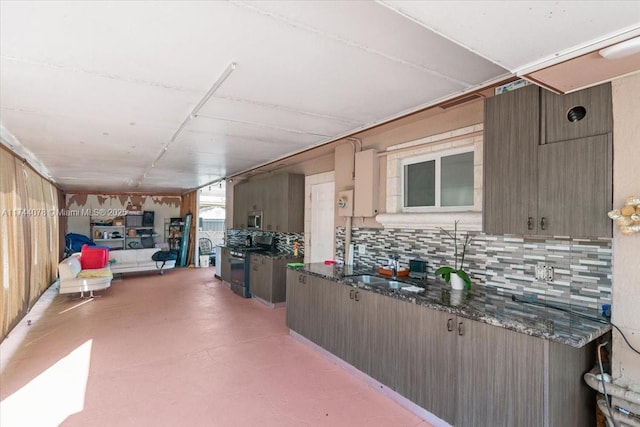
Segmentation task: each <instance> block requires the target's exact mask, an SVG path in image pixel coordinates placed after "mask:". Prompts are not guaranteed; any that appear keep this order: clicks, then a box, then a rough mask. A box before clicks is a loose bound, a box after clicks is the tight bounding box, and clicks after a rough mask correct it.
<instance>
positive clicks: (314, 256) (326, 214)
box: [305, 181, 335, 262]
mask: <svg viewBox="0 0 640 427" xmlns="http://www.w3.org/2000/svg"><path fill="white" fill-rule="evenodd" d="M334 187H335V184H334V182H333V181H332V182H324V183H321V184H314V185H311V230H310V231H311V233H310V234H311V236H310V239H309V240H310V244H309V247H306V248H305V252H306V253H308V254H309V258H308V261H307V262H323V261H325V260H327V259H333V253H334V244H335V230H334V222H333V220H334V218H333V216H334V208H333V203H334Z"/></svg>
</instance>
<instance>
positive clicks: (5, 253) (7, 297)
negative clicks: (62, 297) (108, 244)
mask: <svg viewBox="0 0 640 427" xmlns="http://www.w3.org/2000/svg"><path fill="white" fill-rule="evenodd" d="M0 147H2V146H0ZM59 193H60V192H59V190H58V189H57V188H56V187H55V186H54V185H53V184H51V183H50V182H49V181H47V180H45V179H44V178H42V177H41V176H40V175H38V174H37V173H36V172H35V171H34V170H33V169H32V168H31V167H29V166H28V165H27V164H26V163H25V162H24V161H23V160H22V159H20V158H18V157H16V156H15V155H14V154H13V153H11V152H10V151H8V150H7V149H6V148H4V147H2V148H1V149H0V278H1V280H2V289H1V290H0V307H1V308H2V312H1V315H0V339H4V337H5V336H6V335H7V334H8V333H9V331H10V330H11V328H13V326H14V325H15V324H16V323H17V322H19V321H20V319H22V317H23V316H24V315H25V314H26V313H27V311H28V309H29V308H30V307H31V306H32V305H33V304H34V303H35V302H36V301H37V299H38V298H39V297H40V295H42V293H43V292H44V291H45V290H46V289H47V288H48V287H49V286H50V285H51V283H53V281H54V280H55V278H56V274H57V265H58V262H59V260H60V237H59V236H60V235H59V221H58V207H59V198H60V194H59Z"/></svg>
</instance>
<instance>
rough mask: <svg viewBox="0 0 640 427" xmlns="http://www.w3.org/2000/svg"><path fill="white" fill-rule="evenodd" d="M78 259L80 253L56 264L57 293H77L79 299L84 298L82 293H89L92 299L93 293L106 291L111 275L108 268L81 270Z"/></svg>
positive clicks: (109, 284)
mask: <svg viewBox="0 0 640 427" xmlns="http://www.w3.org/2000/svg"><path fill="white" fill-rule="evenodd" d="M80 257H81V254H80V253H75V254H72V255H71V256H69V257H68V258H65V259H63V260H62V261H60V263H59V264H58V278H59V280H60V289H59V293H60V294H70V293H77V292H79V293H80V297H84V293H85V292H89V296H90V297H91V298H93V297H94V295H93V291H99V290H103V289H107V288H108V287H109V286H111V280H112V279H113V273H112V272H111V269H110V268H109V266H106V267H104V268H92V269H84V270H83V269H82V265H81V263H80Z"/></svg>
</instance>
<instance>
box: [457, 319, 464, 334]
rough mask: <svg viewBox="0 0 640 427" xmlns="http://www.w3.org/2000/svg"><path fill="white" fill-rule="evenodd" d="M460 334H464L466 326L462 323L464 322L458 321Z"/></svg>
mask: <svg viewBox="0 0 640 427" xmlns="http://www.w3.org/2000/svg"><path fill="white" fill-rule="evenodd" d="M458 335H460V336H463V335H464V326H463V325H462V322H460V323H458Z"/></svg>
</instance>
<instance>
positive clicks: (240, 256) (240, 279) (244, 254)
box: [229, 235, 276, 298]
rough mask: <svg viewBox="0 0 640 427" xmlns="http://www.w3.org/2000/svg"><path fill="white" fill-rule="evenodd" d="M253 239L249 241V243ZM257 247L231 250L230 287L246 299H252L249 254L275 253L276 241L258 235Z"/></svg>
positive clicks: (241, 247)
mask: <svg viewBox="0 0 640 427" xmlns="http://www.w3.org/2000/svg"><path fill="white" fill-rule="evenodd" d="M250 241H253V239H247V242H250ZM254 243H255V244H256V246H235V247H231V248H229V249H230V251H229V263H230V264H231V276H230V279H231V280H230V283H229V285H230V287H231V290H232V291H233V292H234V293H236V294H238V295H240V296H242V297H245V298H251V284H250V283H249V271H250V270H251V265H250V263H249V254H250V253H252V252H263V253H264V252H275V250H276V240H275V237H273V236H271V235H258V236H256V237H255V240H254Z"/></svg>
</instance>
